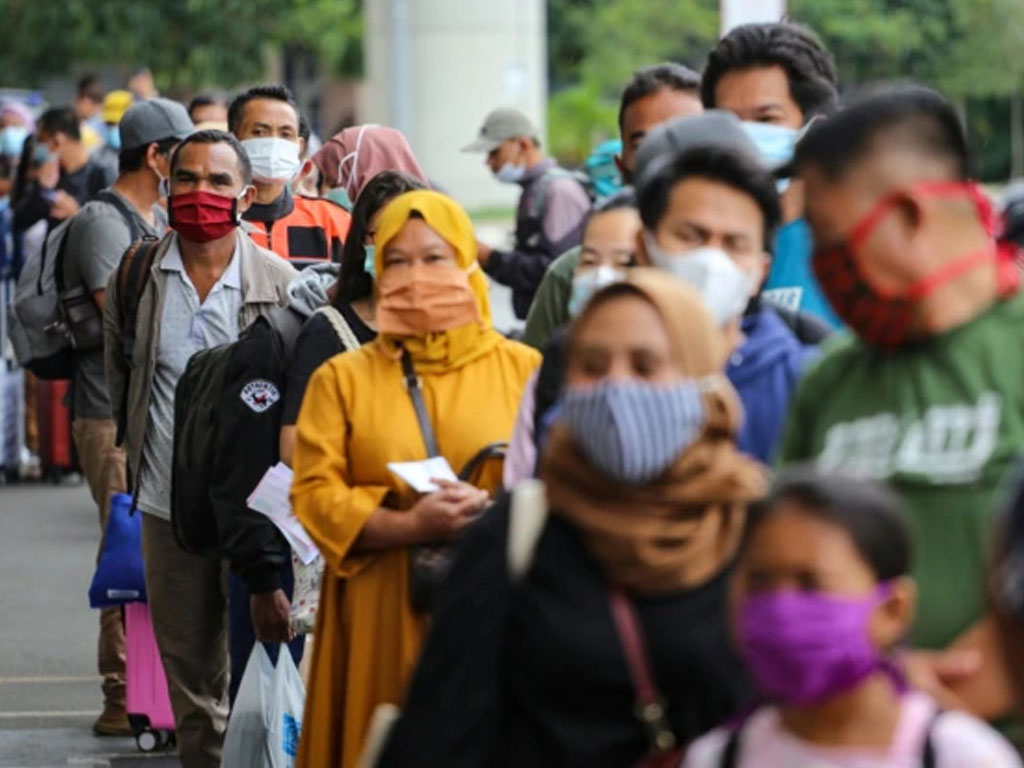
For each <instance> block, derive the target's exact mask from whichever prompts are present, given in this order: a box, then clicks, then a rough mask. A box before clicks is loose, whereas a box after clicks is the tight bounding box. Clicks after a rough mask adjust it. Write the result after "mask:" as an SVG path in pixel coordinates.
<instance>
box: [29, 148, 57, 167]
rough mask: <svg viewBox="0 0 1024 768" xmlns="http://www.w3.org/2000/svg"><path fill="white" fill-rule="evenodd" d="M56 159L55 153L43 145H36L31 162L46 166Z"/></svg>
mask: <svg viewBox="0 0 1024 768" xmlns="http://www.w3.org/2000/svg"><path fill="white" fill-rule="evenodd" d="M56 157H57V153H56V152H53V151H52V150H51V149H50V148H49V147H48V146H46V145H45V144H36V146H35V149H33V150H32V162H34V163H35V164H36V165H46V164H47V163H48V162H50V161H51V160H53V159H55V158H56Z"/></svg>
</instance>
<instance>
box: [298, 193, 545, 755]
mask: <svg viewBox="0 0 1024 768" xmlns="http://www.w3.org/2000/svg"><path fill="white" fill-rule="evenodd" d="M375 245H376V254H377V255H376V259H377V261H376V267H377V274H378V275H379V280H378V283H377V326H378V329H379V331H380V336H379V337H378V338H377V340H376V341H374V342H372V343H370V344H368V345H366V346H364V347H362V348H360V349H357V350H353V351H350V352H346V353H344V354H341V355H338V356H337V357H334V358H332V359H331V360H329V361H328V362H326V363H325V364H324V365H322V366H321V367H320V368H319V369H318V370H317V371H316V373H315V374H314V375H313V377H312V379H311V380H310V383H309V388H308V389H307V391H306V395H305V398H304V400H303V404H302V411H301V412H300V414H299V420H298V425H297V430H298V435H297V442H296V451H295V464H294V467H295V480H294V483H293V485H292V504H293V506H294V509H295V514H296V515H297V516H298V518H299V520H301V521H302V523H303V525H305V527H306V529H307V530H308V531H309V533H310V535H311V536H312V537H313V539H314V540H315V541H316V543H317V545H318V546H319V547H320V551H321V553H322V554H323V556H324V559H325V561H326V564H327V568H326V571H325V574H324V584H323V592H322V593H321V598H320V608H319V615H318V618H317V626H316V638H317V644H316V651H315V656H314V658H313V666H312V670H311V673H310V686H309V692H308V696H307V701H306V716H305V719H304V723H303V729H302V742H301V746H300V749H299V760H298V765H299V766H300V768H312V767H313V766H323V767H324V768H328V767H329V768H338V767H339V766H340V767H341V768H354V767H355V766H356V764H357V760H358V757H359V754H360V751H361V748H362V744H363V740H364V738H365V735H366V729H367V726H368V725H369V722H370V718H371V715H372V714H373V711H374V709H375V708H376V707H377V705H378V704H382V703H394V704H400V703H401V699H402V696H403V693H404V690H405V686H406V683H407V680H408V677H409V674H410V672H411V671H412V668H413V665H414V664H415V663H416V660H417V657H418V655H419V651H420V645H421V643H422V639H423V635H424V630H425V628H426V620H427V619H426V616H425V615H424V614H422V613H419V612H417V611H416V610H415V609H414V608H413V605H412V601H411V594H410V548H411V547H413V546H415V545H418V544H427V543H436V542H439V541H449V540H451V539H452V538H454V537H455V536H456V535H457V534H458V533H459V531H461V530H462V529H463V528H464V527H465V526H466V525H467V524H469V523H470V522H471V521H472V518H473V517H474V516H476V515H477V514H478V513H479V512H480V511H481V510H482V509H483V507H484V505H485V504H486V502H487V498H488V494H489V493H490V492H491V491H494V490H496V489H497V488H498V487H499V483H500V478H501V473H500V471H497V470H500V467H491V468H490V469H492V470H495V471H492V472H490V473H489V474H488V475H487V477H486V478H485V479H484V480H483V481H481V482H480V486H481V487H480V489H478V488H476V487H474V486H470V485H468V484H466V483H444V484H443V485H442V487H441V490H439V491H436V492H434V493H427V494H420V493H417V492H416V491H415V490H413V489H412V488H411V487H410V486H408V485H406V484H405V483H404V482H403V481H401V480H400V479H398V477H396V476H395V475H394V474H393V473H391V472H389V471H388V468H387V465H388V463H389V462H406V461H420V460H423V459H426V458H427V457H428V455H429V453H431V452H430V451H429V450H428V447H427V443H428V441H429V439H430V438H429V436H425V435H424V432H423V430H422V429H421V426H420V421H419V420H418V418H417V410H416V407H415V406H414V400H413V397H412V394H413V391H412V389H414V388H415V387H409V386H408V385H407V384H406V379H405V377H404V375H403V364H406V365H407V364H408V363H409V362H411V364H412V369H413V371H412V373H413V379H414V381H415V382H416V385H417V386H418V388H419V390H420V392H421V395H422V402H423V405H424V410H425V412H426V418H427V419H428V421H429V425H430V428H431V431H432V432H433V435H434V438H436V452H437V453H439V454H440V455H441V456H444V458H446V459H447V460H448V463H449V464H450V465H451V467H452V468H453V469H454V470H455V471H456V472H458V471H459V470H460V468H462V467H463V466H465V465H466V464H467V462H469V461H470V459H471V458H472V457H473V456H474V455H475V454H477V453H478V452H479V451H480V450H481V449H482V448H483V447H485V446H487V445H489V444H491V443H495V442H500V441H507V440H508V438H509V436H510V434H511V432H512V428H513V424H514V421H515V417H516V412H517V409H518V405H519V400H520V396H521V394H522V391H523V387H524V385H525V383H526V380H527V378H528V377H529V376H530V374H531V373H532V372H533V370H534V369H535V368H536V367H537V365H538V364H539V363H540V357H539V355H538V354H537V353H536V352H535V351H534V350H532V349H530V348H528V347H526V346H524V345H522V344H518V343H516V342H513V341H508V340H506V339H505V338H503V337H502V336H501V335H500V334H499V333H497V332H496V331H495V330H494V329H493V328H492V327H491V314H490V305H489V303H488V299H487V281H486V280H485V278H484V277H483V275H482V274H481V272H480V269H479V267H478V265H477V261H476V241H475V238H474V235H473V228H472V224H471V223H470V221H469V218H468V217H467V216H466V213H465V211H463V210H462V208H460V207H459V205H458V204H457V203H455V202H454V201H452V200H451V199H449V198H447V197H445V196H444V195H441V194H439V193H437V192H432V191H416V192H409V193H407V194H404V195H401V196H400V197H398V198H396V199H395V200H393V201H392V202H391V203H390V204H389V205H388V206H387V208H385V210H384V213H383V215H382V217H381V220H380V223H379V225H378V227H377V235H376V241H375ZM403 358H406V359H405V360H403Z"/></svg>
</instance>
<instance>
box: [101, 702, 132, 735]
mask: <svg viewBox="0 0 1024 768" xmlns="http://www.w3.org/2000/svg"><path fill="white" fill-rule="evenodd" d="M92 732H93V733H94V734H96V735H97V736H134V735H135V734H134V732H133V731H132V727H131V725H129V724H128V715H127V713H126V712H125V711H124V707H118V706H113V705H110V704H108V705H107V706H106V707H104V708H103V714H101V715H100V716H99V717H98V718H97V719H96V722H95V723H93V724H92Z"/></svg>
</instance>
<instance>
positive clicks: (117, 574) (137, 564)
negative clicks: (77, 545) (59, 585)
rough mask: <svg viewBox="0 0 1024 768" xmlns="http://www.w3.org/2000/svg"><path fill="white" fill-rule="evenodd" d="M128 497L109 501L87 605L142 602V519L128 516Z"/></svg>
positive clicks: (113, 497) (115, 496)
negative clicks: (100, 550)
mask: <svg viewBox="0 0 1024 768" xmlns="http://www.w3.org/2000/svg"><path fill="white" fill-rule="evenodd" d="M131 510H132V497H131V496H130V495H129V494H127V493H115V494H114V495H113V496H111V497H110V517H109V519H108V520H107V530H106V531H105V532H104V535H103V551H102V552H101V553H100V562H99V565H97V566H96V573H95V574H94V575H93V577H92V586H90V587H89V605H90V606H92V607H93V608H107V607H109V606H112V605H124V604H125V603H134V602H140V603H144V602H146V576H145V572H144V571H143V568H142V515H140V514H134V515H133V514H132V513H131Z"/></svg>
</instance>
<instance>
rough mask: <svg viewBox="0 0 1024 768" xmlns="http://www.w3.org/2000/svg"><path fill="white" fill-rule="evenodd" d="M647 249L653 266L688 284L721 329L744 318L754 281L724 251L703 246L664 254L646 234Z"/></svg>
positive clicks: (652, 238) (652, 237)
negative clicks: (734, 320)
mask: <svg viewBox="0 0 1024 768" xmlns="http://www.w3.org/2000/svg"><path fill="white" fill-rule="evenodd" d="M644 245H645V246H646V248H647V254H648V255H649V256H650V257H651V263H652V264H653V265H654V266H656V267H658V268H659V269H664V270H665V271H666V272H671V273H672V274H673V275H675V276H676V277H678V278H679V279H680V280H683V281H684V282H686V283H689V284H690V286H691V287H693V288H695V289H696V290H697V292H698V293H699V294H700V296H701V298H702V299H704V305H705V306H706V307H707V308H708V309H709V310H710V311H711V316H712V317H713V318H714V319H715V322H716V323H718V325H719V326H724V325H726V324H727V323H728V322H729V321H731V320H733V319H735V318H736V317H738V316H739V315H741V314H743V311H744V310H745V309H746V308H747V304H748V303H749V302H750V294H751V292H752V290H753V287H754V279H753V278H752V277H751V276H750V275H749V274H747V273H746V272H744V271H743V270H742V269H740V268H739V267H737V266H736V264H735V262H733V260H732V259H731V258H729V254H727V253H726V252H725V251H723V250H722V249H721V248H712V247H710V246H702V247H700V248H695V249H693V250H692V251H675V252H668V251H663V250H662V249H661V248H660V247H659V246H658V244H657V242H655V240H654V235H652V234H651V233H650V232H648V231H646V230H645V231H644Z"/></svg>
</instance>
